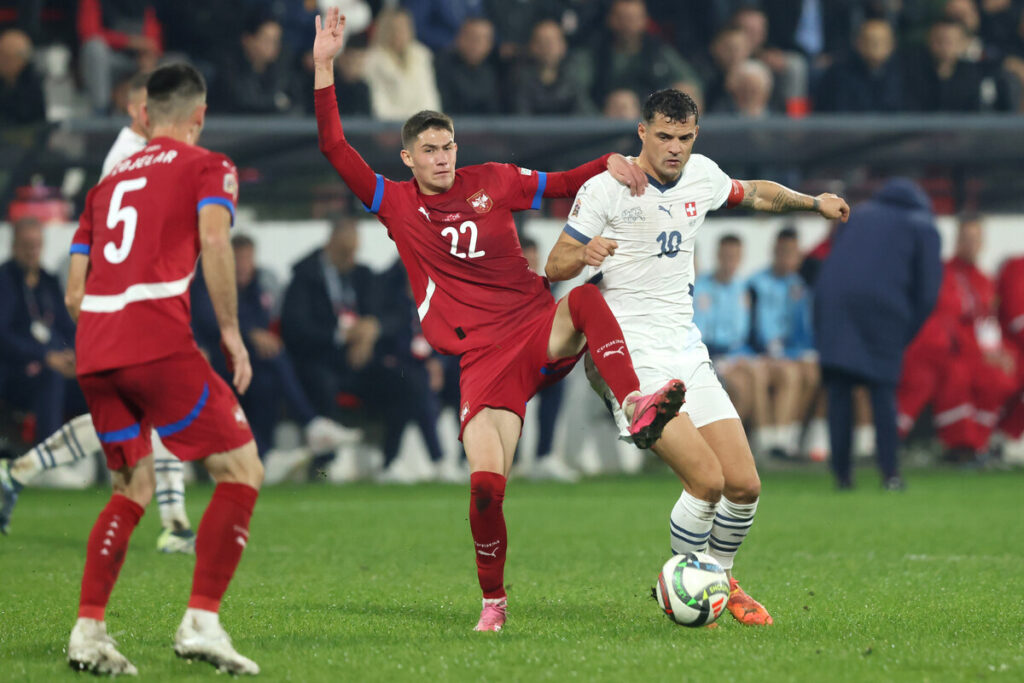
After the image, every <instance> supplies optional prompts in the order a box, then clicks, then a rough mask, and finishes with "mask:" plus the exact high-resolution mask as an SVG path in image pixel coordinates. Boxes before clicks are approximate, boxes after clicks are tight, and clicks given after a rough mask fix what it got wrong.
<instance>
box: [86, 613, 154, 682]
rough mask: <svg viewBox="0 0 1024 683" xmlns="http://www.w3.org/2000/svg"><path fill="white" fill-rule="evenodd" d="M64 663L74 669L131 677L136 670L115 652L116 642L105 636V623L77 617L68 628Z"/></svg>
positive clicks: (121, 655)
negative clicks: (69, 634)
mask: <svg viewBox="0 0 1024 683" xmlns="http://www.w3.org/2000/svg"><path fill="white" fill-rule="evenodd" d="M68 664H69V665H70V666H71V668H72V669H74V670H75V671H89V672H91V673H94V674H110V675H112V676H117V675H120V674H127V675H129V676H135V675H137V674H138V673H139V670H138V669H136V668H135V665H134V664H132V663H131V662H129V661H128V659H127V658H126V657H125V656H124V655H123V654H121V653H120V652H118V651H117V643H115V642H114V639H113V638H111V637H110V636H109V635H107V624H106V622H103V621H97V620H95V619H83V618H81V617H80V618H79V619H78V621H76V622H75V627H74V628H73V629H71V641H70V642H69V643H68Z"/></svg>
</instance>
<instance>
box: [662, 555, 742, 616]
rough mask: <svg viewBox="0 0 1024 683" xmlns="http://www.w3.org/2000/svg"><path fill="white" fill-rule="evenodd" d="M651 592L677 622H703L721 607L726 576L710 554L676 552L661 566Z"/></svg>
mask: <svg viewBox="0 0 1024 683" xmlns="http://www.w3.org/2000/svg"><path fill="white" fill-rule="evenodd" d="M654 596H655V598H657V600H658V604H659V605H660V606H661V609H663V610H664V611H665V614H667V615H668V617H669V619H671V620H672V621H674V622H676V623H677V624H682V625H683V626H706V625H708V624H710V623H712V622H713V621H715V619H718V617H720V616H721V615H722V612H724V611H725V605H726V603H727V602H729V577H728V576H726V574H725V570H724V569H722V566H721V565H720V564H718V562H716V561H715V560H714V559H713V558H712V557H711V556H710V555H707V554H705V553H684V554H683V555H676V556H675V557H673V558H672V559H671V560H669V561H668V562H666V563H665V566H664V567H662V568H661V574H659V575H658V585H657V586H656V587H655V589H654Z"/></svg>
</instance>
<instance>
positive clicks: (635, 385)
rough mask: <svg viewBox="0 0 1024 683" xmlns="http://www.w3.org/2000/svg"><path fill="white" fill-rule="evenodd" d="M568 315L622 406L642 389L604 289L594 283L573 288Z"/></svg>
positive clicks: (570, 294)
mask: <svg viewBox="0 0 1024 683" xmlns="http://www.w3.org/2000/svg"><path fill="white" fill-rule="evenodd" d="M569 314H570V315H571V316H572V324H573V327H575V328H576V329H577V330H578V331H580V332H582V333H583V335H584V336H585V337H586V338H587V345H588V346H589V347H590V357H591V358H592V359H593V361H594V365H596V366H597V371H598V372H599V373H600V374H601V377H602V378H603V379H604V381H605V384H607V385H608V388H609V389H611V390H612V393H613V394H615V398H616V399H617V400H618V401H619V404H620V405H621V404H622V401H623V400H625V398H626V396H628V395H629V394H631V393H632V392H634V391H637V390H639V389H640V381H639V380H638V379H637V378H636V371H635V370H633V359H632V358H631V357H630V355H629V349H627V348H626V342H625V340H624V339H623V336H622V328H621V327H619V322H618V321H617V320H616V319H615V316H614V315H613V314H612V311H611V309H610V308H608V304H607V303H605V300H604V297H603V296H601V290H599V289H598V288H597V287H596V286H594V285H592V284H585V285H581V286H579V287H576V288H575V289H573V290H572V291H571V292H569Z"/></svg>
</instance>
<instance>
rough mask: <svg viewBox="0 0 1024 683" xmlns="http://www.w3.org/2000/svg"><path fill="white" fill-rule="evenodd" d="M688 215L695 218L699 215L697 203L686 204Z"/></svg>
mask: <svg viewBox="0 0 1024 683" xmlns="http://www.w3.org/2000/svg"><path fill="white" fill-rule="evenodd" d="M685 208H686V215H687V216H689V217H690V218H693V217H694V216H696V215H697V202H686V207H685Z"/></svg>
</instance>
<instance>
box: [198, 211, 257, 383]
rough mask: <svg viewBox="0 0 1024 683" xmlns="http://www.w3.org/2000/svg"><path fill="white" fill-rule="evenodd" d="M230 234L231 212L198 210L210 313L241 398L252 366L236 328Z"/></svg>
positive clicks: (235, 303)
mask: <svg viewBox="0 0 1024 683" xmlns="http://www.w3.org/2000/svg"><path fill="white" fill-rule="evenodd" d="M230 232H231V212H230V210H228V209H227V208H226V207H224V206H223V205H222V204H217V203H211V204H207V205H206V206H203V207H201V208H200V209H199V244H200V248H201V250H202V251H201V254H202V259H201V262H202V264H203V279H204V280H205V281H206V289H207V291H209V293H210V302H211V303H212V304H213V312H214V313H215V314H216V315H217V325H218V326H219V327H220V338H221V342H222V343H223V344H224V350H225V352H226V353H227V355H228V363H229V367H230V368H231V371H232V372H233V373H234V378H233V381H232V383H233V384H234V386H235V389H237V390H238V393H240V394H244V393H245V390H246V389H248V388H249V382H250V380H252V366H251V365H250V364H249V352H248V351H246V350H245V344H244V343H243V341H242V333H241V332H240V331H239V326H238V285H237V284H236V281H235V254H234V251H233V250H232V248H231V236H230Z"/></svg>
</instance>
